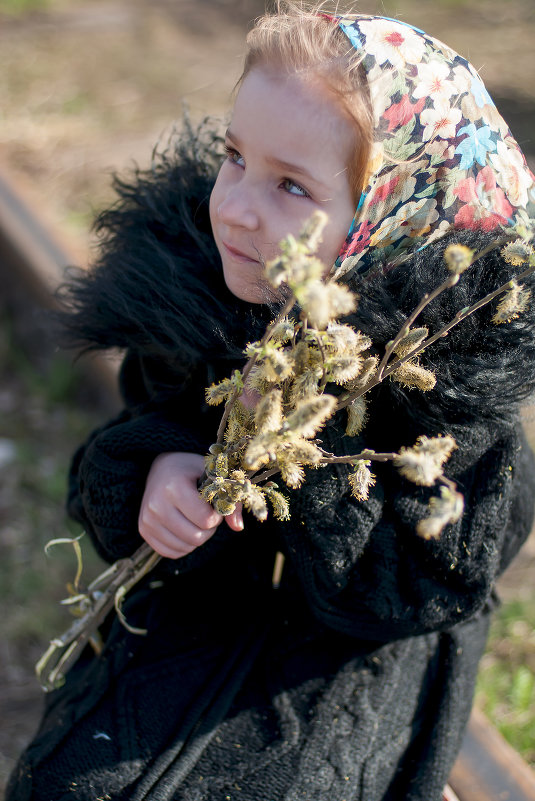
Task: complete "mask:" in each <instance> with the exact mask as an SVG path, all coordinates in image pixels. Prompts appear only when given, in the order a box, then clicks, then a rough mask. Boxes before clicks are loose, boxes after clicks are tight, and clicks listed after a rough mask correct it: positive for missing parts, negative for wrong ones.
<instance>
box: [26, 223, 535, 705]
mask: <svg viewBox="0 0 535 801" xmlns="http://www.w3.org/2000/svg"><path fill="white" fill-rule="evenodd" d="M325 222H326V217H325V215H323V214H322V213H319V212H317V213H316V214H315V215H314V216H313V217H312V218H311V220H310V221H309V222H308V223H307V225H306V226H305V228H304V229H303V231H302V233H301V235H300V236H299V237H297V238H296V237H293V236H288V237H287V238H286V239H285V240H284V241H283V242H282V243H281V254H280V256H279V257H277V258H276V259H275V260H273V261H271V262H269V263H268V265H267V267H266V279H267V281H268V282H269V283H270V284H271V286H272V287H273V288H274V289H275V290H277V291H279V292H283V293H284V297H285V302H284V305H283V308H282V309H281V311H280V313H279V314H278V315H277V317H276V319H274V320H273V321H272V322H271V323H270V324H269V326H268V327H267V329H266V331H265V333H264V336H263V337H262V339H261V340H259V341H257V342H253V343H250V344H249V345H248V346H247V348H246V351H245V355H246V357H247V361H246V364H245V366H244V368H243V370H241V371H239V370H236V371H235V372H234V373H233V375H232V376H230V377H228V378H226V379H224V380H223V381H222V382H220V383H218V384H215V385H212V386H211V387H209V388H208V389H207V390H206V396H207V400H208V402H209V403H210V404H214V405H217V404H220V403H225V407H224V412H223V414H222V418H221V423H220V425H219V430H218V432H217V440H216V442H215V443H214V444H213V445H212V446H211V447H210V449H209V453H208V454H207V456H206V459H205V475H204V476H203V479H202V480H201V482H200V489H199V491H200V493H201V496H202V497H203V498H204V499H205V500H206V501H208V503H210V504H212V505H213V507H214V508H215V509H216V510H217V511H218V512H220V513H221V514H223V515H229V514H231V513H232V512H233V511H234V509H235V508H236V505H237V504H238V503H242V504H243V505H244V506H245V508H246V509H248V510H249V511H250V512H251V513H252V514H253V515H255V517H256V518H258V519H259V520H265V519H266V518H267V517H268V514H269V510H270V507H271V509H272V512H273V514H274V515H275V517H276V518H278V519H279V520H281V521H284V520H287V519H288V518H289V516H290V506H289V502H288V499H287V498H286V496H285V495H284V493H283V492H282V491H281V487H280V484H279V483H277V482H275V481H274V480H273V478H275V477H277V480H279V481H281V482H282V483H284V484H285V485H286V486H287V487H290V488H292V489H296V488H299V487H300V486H301V484H302V483H303V481H304V480H305V468H306V467H312V468H316V469H320V468H322V467H323V466H325V465H328V464H333V463H337V462H338V463H341V462H343V463H346V464H350V465H351V466H352V470H351V471H350V473H349V483H350V486H351V491H352V493H353V495H354V496H355V497H356V498H357V499H358V500H359V501H363V500H365V499H366V498H367V497H368V492H369V489H370V487H371V486H373V484H374V481H375V477H374V475H373V473H372V471H371V469H370V467H371V464H372V462H374V461H380V462H385V461H391V462H392V463H393V464H394V466H395V467H396V468H397V469H398V470H399V471H400V472H401V473H402V474H403V475H404V476H405V477H406V478H408V479H409V480H410V481H412V482H414V483H415V484H417V485H420V486H427V487H430V486H433V485H435V484H436V485H438V493H437V494H436V495H434V496H433V497H432V498H431V500H430V503H429V508H428V514H427V516H426V517H425V518H423V519H422V520H421V521H420V522H419V523H418V529H417V530H418V534H420V535H421V536H422V537H425V538H428V539H429V538H437V537H439V536H440V534H441V532H442V530H443V529H444V527H445V526H446V525H448V524H450V523H454V522H456V521H457V520H459V518H460V517H461V515H462V512H463V497H462V495H461V494H460V493H459V492H458V491H457V487H456V485H455V483H454V482H453V481H451V480H450V479H448V478H447V477H446V476H445V475H444V472H443V468H444V465H445V464H446V462H447V460H448V458H449V456H450V455H451V453H452V451H453V450H454V448H456V443H455V441H454V439H453V438H452V437H451V436H449V435H445V436H438V437H434V438H428V437H425V436H421V437H419V438H418V440H417V441H416V443H415V444H414V445H413V446H412V447H403V448H401V449H400V450H399V452H395V453H394V452H392V453H376V452H375V451H373V450H369V449H367V450H364V451H361V452H360V453H355V454H351V455H349V456H337V455H336V454H334V453H329V452H327V451H325V450H324V449H323V448H322V443H321V439H320V438H319V437H320V435H321V431H322V429H323V428H324V426H325V425H327V424H328V423H329V421H330V420H331V419H332V418H333V417H334V415H335V414H337V413H338V412H340V411H341V410H343V409H345V410H346V415H347V422H346V433H347V434H348V435H350V436H355V435H357V434H358V433H359V432H360V431H361V430H362V429H363V428H364V426H365V424H366V418H367V413H366V404H367V399H366V395H367V393H368V392H369V391H370V390H371V389H373V387H375V386H377V385H378V384H379V383H380V382H382V381H384V380H385V379H386V378H387V377H389V378H390V379H391V380H394V381H398V382H401V383H402V384H404V385H405V386H407V387H417V388H419V389H420V390H421V391H424V392H425V391H429V390H432V389H433V387H434V385H435V382H436V378H435V375H434V374H433V373H432V372H431V371H429V370H427V369H425V368H424V367H422V366H421V365H420V364H419V361H418V357H419V355H420V354H421V353H422V352H423V351H424V350H425V349H426V348H428V347H429V346H430V345H432V344H433V343H434V342H436V341H437V340H438V339H439V338H441V337H443V336H445V335H446V334H447V333H448V331H449V330H450V329H451V328H453V326H455V325H458V324H459V323H460V322H461V321H462V320H464V319H465V318H466V317H468V316H469V315H471V314H473V313H474V312H475V311H476V310H477V309H479V308H481V307H482V306H484V305H485V304H487V303H489V302H490V301H492V300H493V299H494V298H496V297H497V296H499V295H502V296H503V297H502V298H501V300H500V302H499V304H498V306H497V309H496V313H495V315H494V318H493V322H494V323H496V324H500V323H505V322H508V321H509V320H511V319H513V318H514V317H517V316H518V315H519V314H520V313H521V312H522V311H523V310H524V309H525V308H526V305H527V303H528V301H529V290H527V289H525V288H524V287H523V286H522V284H521V283H520V282H521V281H522V279H523V278H525V277H526V276H528V275H529V274H530V273H532V272H533V271H534V270H535V256H534V254H533V250H532V247H531V246H530V244H529V241H528V240H529V236H528V232H519V233H518V236H517V238H516V239H514V240H513V241H511V238H510V237H509V238H506V239H500V240H496V241H495V242H493V243H491V244H490V245H489V246H488V247H487V248H485V249H484V250H483V251H481V252H479V253H475V252H474V251H473V250H471V249H470V248H468V247H466V246H464V245H460V244H453V245H449V246H448V247H447V248H446V250H445V253H444V259H445V263H446V267H447V278H446V279H445V280H444V281H443V282H442V283H441V284H440V285H439V286H437V287H436V288H435V289H434V290H433V291H432V292H430V293H428V294H426V295H425V296H424V297H423V298H422V299H421V301H420V303H419V304H418V306H417V307H416V309H414V311H413V312H412V313H411V314H410V315H409V317H408V318H407V319H406V320H405V322H404V324H403V326H402V327H401V329H400V330H399V332H398V334H397V335H396V336H395V337H394V339H392V340H391V341H390V342H389V343H388V344H387V346H386V348H385V351H384V354H383V356H382V358H381V359H379V357H378V356H376V355H374V354H373V352H372V350H373V343H372V340H371V339H370V338H369V337H368V336H365V335H364V334H362V333H361V332H359V331H357V330H355V329H354V328H353V327H351V326H349V325H346V324H343V323H341V322H340V318H343V317H344V316H346V315H348V314H350V313H351V312H352V311H353V310H354V309H355V308H356V305H357V298H356V296H355V295H354V294H353V293H351V292H350V290H349V289H348V288H347V287H346V286H344V285H341V284H338V283H336V282H335V281H333V280H332V279H329V278H328V277H327V278H325V266H324V265H323V264H322V263H321V262H320V261H319V259H317V258H316V256H315V255H314V253H315V251H316V249H317V245H318V243H319V241H320V239H321V233H322V230H323V227H324V225H325ZM494 248H502V254H503V256H504V258H505V259H506V260H507V261H508V262H509V263H511V264H513V265H515V266H522V267H523V270H522V271H521V272H520V273H519V274H518V276H517V277H516V278H515V279H513V280H510V281H508V282H507V283H506V284H504V285H503V286H501V287H499V288H498V289H497V290H495V291H494V292H492V293H490V294H488V295H486V296H485V297H483V298H482V299H481V300H479V301H478V302H477V303H475V304H473V305H472V306H470V307H467V308H464V309H461V310H460V311H459V312H458V313H457V314H456V315H455V317H454V318H453V319H452V320H451V321H450V322H449V323H447V324H446V325H444V326H443V327H442V328H441V329H440V330H439V331H436V332H434V333H433V334H430V333H429V331H428V329H427V328H425V327H418V326H417V319H418V317H419V315H420V314H421V312H422V310H423V309H424V308H425V307H426V306H427V305H428V304H429V303H431V302H432V301H433V300H434V299H435V298H436V297H437V296H438V295H440V294H441V293H442V292H445V291H447V290H448V289H451V287H453V286H455V284H456V283H457V282H458V281H459V280H460V278H461V276H462V274H463V273H464V272H465V271H466V270H467V269H469V268H470V266H471V265H472V264H473V263H474V262H475V261H476V260H477V259H479V258H481V257H482V256H484V255H485V254H486V253H487V252H488V251H489V250H491V249H494ZM335 386H337V387H338V389H337V390H336V393H335V394H332V391H331V393H329V392H328V391H327V389H328V388H329V387H331V388H332V387H335ZM251 396H252V397H253V398H254V399H255V401H256V403H254V404H251V403H245V402H244V401H245V399H246V397H249V398H250V397H251ZM251 406H252V408H251ZM279 477H280V479H279ZM76 547H77V548H78V547H79V546H78V545H77V544H76ZM159 559H160V557H159V556H158V554H156V553H155V552H154V551H153V550H152V549H151V548H150V546H149V545H143V546H142V547H141V548H140V549H139V550H138V551H136V553H135V554H134V555H133V556H132V557H131V558H129V559H123V560H120V561H119V562H117V563H115V564H114V565H113V566H112V567H111V568H109V569H108V570H107V571H106V572H105V573H103V574H102V575H101V576H99V577H98V578H97V579H96V580H95V581H94V582H93V583H92V584H91V585H89V587H88V588H87V589H85V590H83V589H81V587H80V575H79V573H80V571H79V572H78V575H77V580H76V581H75V584H74V587H73V589H72V594H71V598H69V599H67V601H66V602H67V603H69V604H70V605H71V606H73V607H74V608H75V610H76V611H77V613H78V615H79V618H78V620H76V622H75V623H74V624H73V625H72V626H71V627H70V629H69V630H68V631H66V632H65V633H64V634H63V635H62V636H61V637H58V638H56V639H54V640H52V642H51V644H50V647H49V649H48V650H47V652H46V654H45V655H44V656H43V658H42V659H41V660H40V662H39V663H38V665H37V673H38V676H39V678H40V680H41V682H42V683H43V685H44V686H45V688H47V689H49V688H52V687H56V686H58V685H59V684H61V682H62V681H63V679H64V676H65V673H66V672H67V670H68V669H69V668H70V667H71V665H72V664H73V663H74V661H75V660H76V659H77V658H78V656H79V654H80V653H81V651H82V650H83V648H84V647H85V646H86V644H87V643H93V644H94V645H95V647H98V646H97V644H96V643H97V639H96V638H97V635H98V627H99V625H100V624H101V623H102V621H103V620H104V618H105V617H106V615H107V614H108V613H109V612H110V610H111V609H113V606H115V608H116V610H117V613H118V615H119V616H120V618H121V620H122V622H123V624H124V625H125V626H126V627H127V628H128V629H129V630H131V631H134V632H136V633H143V632H142V631H140V630H138V629H133V628H132V627H131V626H129V624H128V621H127V620H125V618H124V616H123V614H122V612H121V604H122V601H123V599H124V596H125V594H126V593H127V592H128V591H129V590H130V589H131V588H132V587H133V586H134V585H135V584H136V583H137V582H138V581H139V580H140V579H141V578H142V577H143V576H145V575H146V574H147V572H149V571H150V570H151V569H152V568H153V567H154V565H155V564H156V563H157V562H158V561H159Z"/></svg>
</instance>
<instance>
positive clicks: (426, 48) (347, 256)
mask: <svg viewBox="0 0 535 801" xmlns="http://www.w3.org/2000/svg"><path fill="white" fill-rule="evenodd" d="M331 19H332V21H333V22H335V23H337V24H338V25H339V27H340V28H341V29H342V31H343V32H344V33H345V34H346V36H347V37H348V39H349V41H350V42H351V44H352V45H353V47H355V48H356V50H357V51H362V66H363V69H364V70H365V72H366V77H367V79H368V86H369V91H370V99H371V105H372V110H373V117H374V127H375V129H374V144H373V147H372V154H371V159H370V162H369V164H368V177H367V179H366V183H365V188H364V191H363V192H362V195H361V198H360V202H359V204H358V208H357V211H356V214H355V218H354V221H353V223H352V226H351V229H350V231H349V234H348V236H347V239H346V241H345V243H344V245H343V247H342V249H341V251H340V255H339V257H338V259H337V261H336V264H335V275H336V276H337V277H341V276H342V275H345V276H346V278H347V277H349V275H348V274H349V272H350V271H351V273H352V274H354V273H355V272H356V273H358V274H359V275H364V274H368V275H369V276H371V275H372V274H374V273H375V272H377V271H378V270H379V269H382V270H383V271H384V270H388V269H390V268H391V267H392V266H394V265H395V264H396V263H399V261H400V260H402V259H403V257H404V256H406V255H407V252H409V251H412V250H414V249H415V248H421V247H425V246H426V245H427V244H429V243H430V242H432V241H433V240H434V239H437V238H438V237H440V236H441V235H442V234H445V233H446V232H447V231H448V230H450V229H451V228H455V229H473V230H483V231H494V230H495V229H505V230H506V231H507V230H511V229H513V228H514V227H515V226H519V225H520V226H525V227H528V228H529V225H530V224H529V218H530V217H534V216H535V176H534V175H533V173H532V172H531V171H530V170H529V169H528V167H527V165H526V161H525V158H524V156H523V154H522V152H521V150H520V148H519V146H518V144H517V143H516V141H515V140H514V138H513V136H512V134H511V132H510V131H509V129H508V127H507V125H506V123H505V122H504V120H503V119H502V117H501V116H500V114H499V113H498V111H497V109H496V107H495V105H494V103H493V102H492V100H491V98H490V96H489V94H488V92H487V90H486V89H485V87H484V85H483V83H482V81H481V79H480V78H479V76H478V74H477V72H476V70H475V69H474V67H473V66H472V65H471V64H469V63H468V61H466V60H465V59H464V58H462V57H461V56H459V55H458V54H457V53H455V52H454V51H453V50H451V48H449V47H447V46H446V45H444V44H442V42H439V41H437V40H436V39H433V38H432V37H430V36H427V34H425V33H424V32H423V31H420V30H419V29H417V28H413V27H411V26H409V25H406V24H404V23H401V22H398V21H396V20H391V19H388V18H385V17H375V16H366V15H351V16H349V17H331ZM379 265H382V266H381V267H379ZM385 265H386V267H385Z"/></svg>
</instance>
